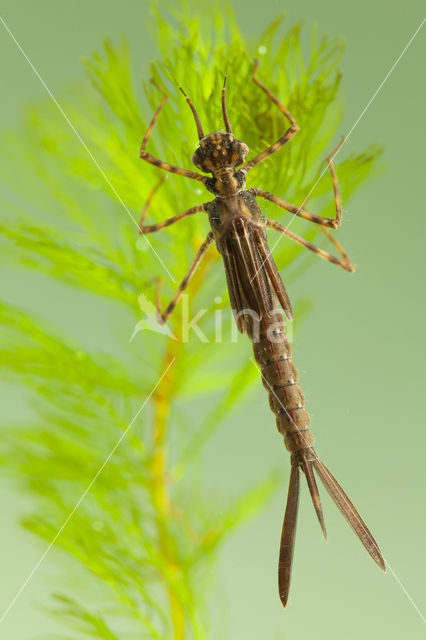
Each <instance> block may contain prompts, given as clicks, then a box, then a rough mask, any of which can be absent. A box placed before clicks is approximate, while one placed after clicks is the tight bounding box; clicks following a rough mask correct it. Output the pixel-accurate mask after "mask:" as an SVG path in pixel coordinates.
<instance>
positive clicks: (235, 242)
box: [140, 63, 385, 606]
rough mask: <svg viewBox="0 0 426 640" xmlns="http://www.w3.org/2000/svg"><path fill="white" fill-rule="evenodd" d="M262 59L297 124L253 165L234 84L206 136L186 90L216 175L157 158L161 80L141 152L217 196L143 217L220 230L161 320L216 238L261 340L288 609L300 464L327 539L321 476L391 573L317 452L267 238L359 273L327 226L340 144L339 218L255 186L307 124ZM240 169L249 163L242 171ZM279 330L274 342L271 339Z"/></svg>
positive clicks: (240, 309)
mask: <svg viewBox="0 0 426 640" xmlns="http://www.w3.org/2000/svg"><path fill="white" fill-rule="evenodd" d="M257 66H258V65H257V63H256V64H255V67H254V71H253V76H252V80H253V82H254V83H255V84H256V85H257V86H258V87H259V88H260V89H261V90H262V91H263V92H264V93H265V94H266V95H267V96H268V98H269V99H270V100H271V101H272V102H273V103H274V104H275V105H276V106H277V107H278V109H279V110H280V111H281V113H282V114H283V115H284V116H285V117H286V118H287V119H288V120H289V122H290V126H289V127H288V129H287V130H286V131H285V132H284V134H283V135H282V136H281V137H280V138H279V139H278V140H277V141H276V142H275V143H274V144H272V145H271V146H269V147H268V148H267V149H265V150H264V151H262V152H261V153H260V154H259V155H257V156H256V157H254V158H253V159H251V160H249V161H248V162H246V163H245V164H244V162H245V159H246V157H247V155H248V152H249V150H248V147H247V145H245V144H244V143H243V142H240V141H239V140H236V139H235V138H234V135H233V132H232V128H231V124H230V121H229V117H228V114H227V110H226V89H225V84H224V86H223V89H222V113H223V119H224V123H225V128H226V133H222V132H215V133H211V134H208V135H206V136H205V135H204V132H203V128H202V126H201V122H200V119H199V116H198V113H197V111H196V109H195V107H194V105H193V104H192V102H191V100H190V99H189V98H188V96H186V94H185V92H184V91H183V90H182V89H181V90H182V93H183V94H184V95H185V97H186V100H187V102H188V105H189V107H190V108H191V111H192V113H193V115H194V119H195V124H196V127H197V133H198V139H199V147H198V149H197V150H196V151H195V153H194V155H193V158H192V159H193V162H194V164H195V166H196V167H197V168H198V169H200V170H201V171H203V172H204V173H210V174H212V175H211V176H206V175H202V174H200V173H196V172H194V171H188V170H187V169H181V168H180V167H175V166H173V165H170V164H168V163H166V162H162V161H161V160H158V159H157V158H154V157H153V156H152V155H151V154H149V153H148V152H147V151H146V145H147V142H148V140H149V137H150V135H151V133H152V130H153V127H154V125H155V123H156V121H157V119H158V116H159V114H160V112H161V110H162V109H163V107H164V105H165V103H166V101H167V94H166V93H165V92H164V90H162V89H160V88H159V87H158V88H159V90H160V91H161V93H162V94H163V99H162V101H161V103H160V105H159V107H158V109H157V111H156V113H155V115H154V117H153V119H152V121H151V123H150V125H149V127H148V130H147V132H146V134H145V136H144V139H143V141H142V146H141V151H140V157H141V158H142V159H143V160H145V161H146V162H149V163H150V164H153V165H155V166H157V167H159V168H160V169H163V170H164V171H168V172H171V173H176V174H178V175H181V176H183V177H186V178H190V179H193V180H197V181H199V182H202V183H203V184H204V185H205V187H206V188H207V190H208V191H210V192H211V193H213V194H214V196H215V198H214V199H213V200H211V201H210V202H207V203H204V204H201V205H197V206H195V207H192V208H191V209H188V210H187V211H184V212H183V213H181V214H179V215H176V216H174V217H173V218H170V219H169V220H165V221H164V222H161V223H158V224H155V225H145V217H146V213H147V207H145V210H144V213H143V215H142V218H141V222H140V231H141V233H144V234H147V233H153V232H154V231H158V230H160V229H163V228H164V227H167V226H169V225H171V224H174V223H175V222H179V221H180V220H183V219H185V218H187V217H189V216H191V215H194V214H196V213H201V212H204V213H207V214H208V218H209V222H210V227H211V230H210V232H209V233H208V235H207V237H206V239H205V240H204V242H203V244H202V245H201V247H200V249H199V250H198V253H197V255H196V256H195V258H194V260H193V262H192V264H191V266H190V268H189V270H188V272H187V274H186V276H185V277H184V279H183V281H182V283H181V285H180V287H179V289H178V291H177V293H176V295H175V296H174V298H173V300H172V301H171V302H170V304H169V305H168V307H167V308H166V310H165V311H163V312H161V310H160V309H159V308H158V313H159V318H160V319H161V321H162V322H166V320H167V318H168V317H169V316H170V314H171V313H172V311H173V309H174V308H175V306H176V304H177V303H178V301H179V299H180V298H181V296H182V293H183V291H184V290H185V288H186V287H187V285H188V283H189V282H190V280H191V278H192V276H193V275H194V273H195V271H196V269H197V267H198V265H199V264H200V262H201V260H202V258H203V256H204V255H205V253H206V251H207V250H208V248H209V247H210V246H211V244H212V243H213V242H215V244H216V247H217V250H218V251H219V253H220V254H221V256H222V259H223V264H224V267H225V274H226V280H227V285H228V291H229V298H230V302H231V307H232V309H233V311H234V315H235V320H236V323H237V326H238V329H239V331H240V332H241V333H247V335H248V337H249V338H250V339H251V341H252V342H253V351H254V357H255V359H256V362H257V364H258V366H259V369H260V372H261V376H262V382H263V385H264V387H265V389H266V391H267V392H268V395H269V404H270V407H271V409H272V411H273V413H274V414H275V417H276V424H277V428H278V431H279V432H280V433H281V434H282V435H283V437H284V442H285V446H286V448H287V449H288V451H289V452H290V454H291V473H290V483H289V490H288V499H287V507H286V511H285V516H284V524H283V530H282V535H281V545H280V554H279V564H278V583H279V594H280V598H281V601H282V603H283V605H284V606H285V605H286V603H287V600H288V596H289V588H290V576H291V567H292V559H293V550H294V540H295V531H296V520H297V512H298V504H299V476H300V470H302V472H303V473H304V475H305V477H306V481H307V484H308V488H309V492H310V494H311V498H312V502H313V505H314V508H315V511H316V514H317V516H318V520H319V523H320V525H321V528H322V530H323V533H324V536H325V535H326V531H325V524H324V517H323V512H322V506H321V500H320V496H319V491H318V487H317V483H316V479H315V473H317V475H318V477H319V478H320V480H321V481H322V483H323V484H324V486H325V488H326V490H327V491H328V493H329V494H330V496H331V498H332V499H333V500H334V502H335V503H336V505H337V507H338V508H339V509H340V511H341V513H342V514H343V516H344V517H345V519H346V520H347V522H348V523H349V524H350V526H351V527H352V529H353V530H354V532H355V533H356V535H357V536H358V538H359V539H360V540H361V542H362V544H363V545H364V547H365V548H366V550H367V551H368V553H369V554H370V555H371V557H372V558H373V559H374V560H375V562H376V563H377V564H378V565H379V567H380V568H381V569H383V570H385V563H384V560H383V557H382V555H381V553H380V550H379V547H378V546H377V543H376V542H375V540H374V538H373V536H372V535H371V533H370V532H369V530H368V529H367V527H366V525H365V523H364V521H363V520H362V518H361V516H360V515H359V513H358V512H357V510H356V509H355V507H354V506H353V504H352V503H351V501H350V500H349V498H348V497H347V495H346V494H345V492H344V491H343V489H342V488H341V486H340V485H339V484H338V483H337V481H336V480H335V478H334V477H333V476H332V475H331V473H330V472H329V471H328V469H327V468H326V467H325V465H324V464H323V463H322V462H321V461H320V459H319V458H318V455H317V453H316V451H315V449H314V446H313V444H314V440H313V437H312V434H311V431H310V424H311V422H310V417H309V414H308V412H307V411H306V409H305V406H304V405H305V402H304V396H303V393H302V391H301V389H300V387H299V383H298V374H297V370H296V367H295V365H294V363H293V360H292V353H291V348H290V344H289V342H288V340H287V338H286V335H285V323H284V318H283V315H282V313H281V311H278V306H279V305H280V306H281V307H282V309H283V311H284V313H285V315H286V316H287V317H288V318H290V319H291V318H292V316H293V312H292V309H291V304H290V300H289V298H288V295H287V291H286V289H285V287H284V284H283V281H282V279H281V276H280V274H279V272H278V269H277V267H276V265H275V262H274V260H273V258H272V256H271V253H270V251H269V248H268V244H267V239H266V227H270V228H273V229H275V230H277V231H279V232H280V233H282V234H283V235H285V236H287V237H288V238H290V239H291V240H293V241H295V242H297V243H298V244H300V245H302V246H304V247H306V248H307V249H309V250H310V251H313V252H314V253H316V254H317V255H318V256H320V257H321V258H324V259H325V260H328V261H329V262H332V263H334V264H337V265H338V266H340V267H342V268H343V269H346V270H347V271H350V272H351V271H354V267H353V265H352V263H351V261H350V260H349V257H348V256H347V254H346V253H345V251H344V250H343V248H342V247H341V246H340V244H339V243H338V242H337V241H336V240H335V238H334V237H333V236H332V235H331V234H330V232H329V231H328V230H327V228H332V229H336V228H337V227H338V226H339V225H340V223H341V218H342V209H341V202H340V194H339V188H338V183H337V176H336V172H335V170H334V166H333V162H332V158H333V156H334V154H335V153H336V151H337V150H335V151H334V152H333V153H331V154H330V155H329V156H328V158H327V162H328V167H329V170H330V174H331V178H332V182H333V190H334V202H335V207H336V217H335V218H325V217H322V216H318V215H315V214H313V213H310V212H308V211H305V210H304V209H302V208H300V207H296V206H295V205H292V204H290V203H288V202H286V201H285V200H283V199H282V198H278V197H277V196H275V195H273V194H272V193H269V192H267V191H264V190H262V189H247V190H246V189H245V177H246V174H247V172H248V171H251V169H253V168H254V167H256V166H257V165H258V164H260V163H261V162H263V161H264V160H266V158H269V157H270V156H271V155H272V154H273V153H275V152H276V151H278V150H279V149H281V148H282V147H283V146H284V145H285V144H286V143H287V142H288V141H289V140H291V139H292V138H293V137H294V136H295V135H296V134H297V132H298V131H299V127H298V125H297V123H296V121H295V119H294V117H293V116H292V115H291V114H290V112H289V111H288V110H287V109H286V108H285V107H284V106H283V105H282V104H281V103H280V102H279V100H278V99H277V98H276V97H275V96H274V95H273V94H272V93H271V92H270V91H269V90H268V89H267V88H266V87H265V86H264V85H263V84H262V83H261V82H260V81H259V80H258V79H257V77H256V71H257ZM238 167H241V168H240V169H238ZM257 198H264V199H266V200H269V201H270V202H273V203H274V204H276V205H277V206H279V207H281V208H282V209H285V210H286V211H289V212H291V213H293V214H294V215H297V216H299V217H301V218H304V219H305V220H309V221H310V222H313V223H315V224H318V225H319V227H320V229H321V230H322V231H323V232H324V233H325V235H326V236H327V238H328V239H329V240H330V242H331V243H332V244H333V245H334V247H335V248H336V249H337V251H338V253H339V256H340V257H336V256H334V255H332V254H331V253H329V252H327V251H324V250H323V249H320V248H319V247H316V246H315V245H313V244H312V243H310V242H308V241H307V240H305V239H304V238H302V237H301V236H298V235H296V234H295V233H293V232H292V231H289V230H288V229H287V228H285V227H283V226H282V225H280V224H278V223H277V222H275V221H273V220H269V219H267V218H265V217H263V216H262V212H261V210H260V208H259V205H258V203H257ZM271 334H272V335H273V339H271Z"/></svg>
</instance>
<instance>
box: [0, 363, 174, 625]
mask: <svg viewBox="0 0 426 640" xmlns="http://www.w3.org/2000/svg"><path fill="white" fill-rule="evenodd" d="M175 359H176V358H173V360H172V361H171V362H170V364H169V365H168V367H167V369H166V370H165V371H164V372H163V374H162V375H161V377H160V378H159V380H158V382H157V383H156V385H155V387H154V388H153V389H152V391H151V392H150V394H149V395H148V396H147V397H146V398H145V400H144V401H143V403H142V405H141V407H140V408H139V410H138V412H137V413H136V414H135V416H134V417H133V419H132V421H131V422H130V423H129V424H128V425H127V427H126V429H125V430H124V431H123V433H122V434H121V436H120V438H119V439H118V440H117V442H116V444H115V445H114V447H113V449H112V450H111V451H110V453H109V454H108V456H107V457H106V459H105V461H104V462H103V464H102V465H101V467H100V468H99V469H98V471H97V473H96V475H95V476H94V478H93V479H92V481H91V482H90V484H89V486H88V487H87V489H86V490H85V491H84V493H83V494H82V496H81V497H80V499H79V500H78V502H77V503H76V504H75V506H74V508H73V510H72V511H71V513H70V514H69V515H68V517H67V518H66V520H65V521H64V523H63V524H62V526H61V528H60V529H59V530H58V532H57V533H56V535H55V537H54V538H53V540H52V541H51V543H50V544H49V546H48V547H47V549H46V550H45V552H44V553H43V555H42V556H41V558H40V559H39V561H38V562H37V564H36V565H35V566H34V567H33V569H32V571H31V572H30V574H29V575H28V577H27V578H26V580H25V582H24V583H23V585H22V586H21V588H20V589H19V590H18V591H17V593H16V594H15V596H14V598H13V599H12V601H11V602H10V604H9V606H8V607H7V609H6V610H5V611H4V612H3V615H2V616H1V617H0V624H1V623H2V622H3V620H4V619H5V618H6V616H7V615H8V613H9V612H10V610H11V609H12V607H13V606H14V604H15V603H16V601H17V600H18V598H19V597H20V595H21V594H22V592H23V591H24V589H25V588H26V586H27V585H28V583H29V582H30V580H31V578H32V577H33V575H34V574H35V573H36V571H37V570H38V568H39V567H40V565H41V563H42V562H43V560H44V559H45V558H46V556H47V554H48V553H49V551H50V550H51V548H52V547H53V545H54V544H55V542H56V540H57V539H58V538H59V536H60V535H61V533H62V531H63V530H64V529H65V527H66V526H67V524H68V522H69V521H70V520H71V518H72V517H73V515H74V513H75V512H76V511H77V509H78V507H79V506H80V505H81V503H82V502H83V500H84V499H85V497H86V496H87V494H88V493H89V491H90V489H91V488H92V487H93V485H94V483H95V482H96V480H97V479H98V478H99V476H100V474H101V473H102V471H103V470H104V468H105V467H106V465H107V464H108V462H109V461H110V459H111V458H112V456H113V455H114V453H115V451H116V450H117V448H118V447H119V446H120V444H121V442H122V441H123V440H124V438H125V437H126V435H127V433H128V431H129V429H130V428H131V426H132V425H133V423H134V422H135V420H136V419H137V418H138V417H139V415H140V414H141V412H142V410H143V408H144V407H145V405H146V403H147V402H148V401H149V399H150V398H151V396H152V394H153V393H154V391H155V390H156V388H157V387H158V385H159V384H160V382H161V381H162V379H163V378H164V376H165V375H166V373H167V371H168V370H169V369H170V367H171V366H172V364H173V362H174V361H175Z"/></svg>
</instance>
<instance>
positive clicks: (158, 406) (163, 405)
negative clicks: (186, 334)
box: [151, 257, 214, 640]
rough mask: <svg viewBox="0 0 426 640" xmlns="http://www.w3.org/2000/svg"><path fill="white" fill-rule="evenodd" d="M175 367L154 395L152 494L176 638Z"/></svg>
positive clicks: (181, 629) (172, 350)
mask: <svg viewBox="0 0 426 640" xmlns="http://www.w3.org/2000/svg"><path fill="white" fill-rule="evenodd" d="M212 262H214V258H213V257H210V259H207V260H206V262H205V265H204V269H202V270H201V273H200V272H199V273H198V274H197V275H196V276H195V278H194V282H193V286H192V287H191V292H192V294H193V295H194V296H195V294H196V292H197V291H198V289H199V288H200V286H201V284H202V281H203V277H204V275H205V272H206V268H207V266H208V265H210V264H211V263H212ZM181 349H182V343H181V342H179V341H174V340H169V343H168V349H167V352H166V356H165V359H164V362H163V365H162V367H163V370H164V368H166V367H168V366H169V364H170V362H176V360H177V359H178V357H179V354H180V351H181ZM173 370H174V367H173V366H172V367H170V369H169V370H168V372H167V374H166V375H165V376H164V378H163V380H162V384H161V387H160V388H159V389H158V391H157V393H155V394H154V397H153V400H154V405H155V420H154V425H153V441H152V446H153V456H152V466H151V471H152V495H153V503H154V508H155V511H156V513H157V523H158V524H157V526H158V541H159V549H160V553H161V555H162V557H163V560H164V562H165V564H166V567H167V573H166V576H165V582H166V589H167V595H168V598H169V603H170V612H171V620H172V625H173V638H174V640H184V638H185V612H184V608H183V606H182V602H181V599H180V598H179V597H178V596H177V593H176V586H175V585H176V581H177V580H179V579H180V577H181V576H180V575H179V574H180V569H179V566H180V562H179V558H177V557H176V553H175V551H174V549H173V546H172V545H171V544H170V537H169V534H168V522H169V520H170V518H171V517H172V505H171V497H170V492H169V487H168V480H167V420H168V417H169V414H170V404H171V399H172V398H173V397H174V395H175V391H176V387H175V378H174V373H173Z"/></svg>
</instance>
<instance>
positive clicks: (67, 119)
mask: <svg viewBox="0 0 426 640" xmlns="http://www.w3.org/2000/svg"><path fill="white" fill-rule="evenodd" d="M0 22H1V23H2V24H3V26H4V28H5V29H6V31H7V32H8V34H9V35H10V37H11V38H12V40H13V41H14V43H15V44H16V46H17V47H18V49H19V51H20V52H21V53H22V55H23V56H24V58H25V60H26V61H27V62H28V64H29V65H30V67H31V69H32V70H33V71H34V73H35V75H36V76H37V78H38V79H39V80H40V82H41V84H42V85H43V87H44V88H45V89H46V91H47V93H48V94H49V96H50V97H51V98H52V100H53V102H54V103H55V104H56V106H57V107H58V109H59V111H60V112H61V114H62V115H63V117H64V118H65V120H66V121H67V123H68V124H69V126H70V127H71V129H72V131H73V132H74V134H75V135H76V137H77V139H78V140H79V141H80V142H81V144H82V145H83V147H84V148H85V150H86V151H87V153H88V154H89V156H90V158H91V160H92V162H93V164H94V165H95V167H96V168H97V169H98V171H99V173H100V174H101V175H102V177H103V178H104V180H105V182H106V183H107V184H108V186H109V187H110V189H111V191H112V192H113V194H114V195H115V197H116V198H117V200H118V201H119V202H120V203H121V204H122V206H123V208H124V209H125V210H126V212H127V213H128V214H129V216H130V218H131V219H132V220H133V222H134V224H135V225H136V227H137V228H138V229H139V224H138V222H137V220H136V219H135V218H134V217H133V215H132V213H131V211H130V210H129V209H128V207H127V205H126V204H125V202H124V200H123V199H122V198H121V196H120V195H119V193H118V192H117V189H116V188H115V187H114V185H113V184H112V183H111V181H110V180H109V178H108V176H107V175H106V173H105V172H104V170H103V169H102V167H101V166H100V164H99V162H98V161H97V160H96V158H95V156H94V155H93V153H92V152H91V151H90V149H89V147H88V146H87V144H86V143H85V142H84V140H83V138H82V137H81V135H80V134H79V133H78V131H77V129H76V128H75V126H74V125H73V123H72V122H71V120H70V119H69V117H68V116H67V114H66V113H65V111H64V110H63V109H62V107H61V105H60V104H59V102H58V101H57V99H56V98H55V96H54V95H53V93H52V91H51V90H50V89H49V87H48V86H47V84H46V83H45V81H44V80H43V78H42V77H41V75H40V74H39V72H38V71H37V69H36V68H35V66H34V65H33V63H32V62H31V60H30V59H29V57H28V56H27V54H26V53H25V51H24V50H23V48H22V47H21V45H20V44H19V42H18V41H17V39H16V38H15V36H14V35H13V33H12V31H11V30H10V29H9V27H8V26H7V24H6V22H5V21H4V19H3V18H2V17H1V16H0ZM143 237H144V238H145V240H146V241H147V243H148V246H149V247H150V248H151V249H152V251H153V252H154V254H155V255H156V257H157V259H158V260H159V262H160V264H161V265H162V266H163V268H164V269H165V270H166V272H167V273H168V275H169V276H170V278H171V279H172V280H173V282H176V280H175V279H174V278H173V276H172V274H171V273H170V271H169V270H168V269H167V267H166V265H165V264H164V262H163V261H162V259H161V258H160V256H159V255H158V253H157V252H156V251H155V249H154V247H153V246H152V244H151V243H150V241H149V240H148V238H147V237H146V235H145V234H144V236H143Z"/></svg>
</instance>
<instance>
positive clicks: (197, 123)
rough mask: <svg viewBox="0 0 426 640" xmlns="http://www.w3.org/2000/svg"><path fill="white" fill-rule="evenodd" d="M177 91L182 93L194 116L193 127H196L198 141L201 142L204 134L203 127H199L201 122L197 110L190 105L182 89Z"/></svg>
mask: <svg viewBox="0 0 426 640" xmlns="http://www.w3.org/2000/svg"><path fill="white" fill-rule="evenodd" d="M179 90H180V91H181V92H182V93H183V95H184V96H185V99H186V101H187V103H188V104H189V107H190V109H191V111H192V115H193V116H194V120H195V125H196V127H197V133H198V139H199V140H201V139H202V138H204V132H203V127H202V126H201V121H200V118H199V116H198V113H197V110H196V108H195V107H194V105H193V104H192V102H191V100H190V99H189V98H188V96H187V95H186V93H185V91H184V90H183V89H182V87H180V86H179Z"/></svg>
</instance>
